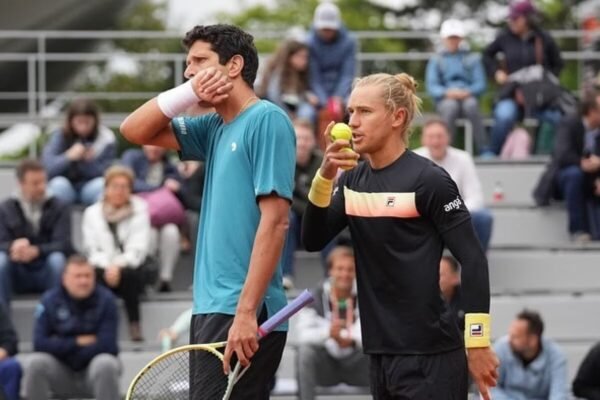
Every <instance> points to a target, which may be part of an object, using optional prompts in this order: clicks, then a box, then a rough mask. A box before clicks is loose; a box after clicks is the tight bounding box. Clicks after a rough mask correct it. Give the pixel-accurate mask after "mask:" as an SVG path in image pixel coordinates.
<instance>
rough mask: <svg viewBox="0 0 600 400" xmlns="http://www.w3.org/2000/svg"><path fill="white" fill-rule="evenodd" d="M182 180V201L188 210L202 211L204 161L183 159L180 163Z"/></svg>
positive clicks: (179, 168)
mask: <svg viewBox="0 0 600 400" xmlns="http://www.w3.org/2000/svg"><path fill="white" fill-rule="evenodd" d="M178 170H179V174H180V176H181V177H182V182H181V201H182V202H183V206H184V207H185V209H186V210H190V211H195V212H197V213H199V212H200V208H201V207H202V195H203V194H204V170H205V166H204V162H203V161H183V162H181V163H179V165H178Z"/></svg>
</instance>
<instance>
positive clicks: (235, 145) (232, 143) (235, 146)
mask: <svg viewBox="0 0 600 400" xmlns="http://www.w3.org/2000/svg"><path fill="white" fill-rule="evenodd" d="M236 150H237V143H236V142H231V151H232V152H234V151H236Z"/></svg>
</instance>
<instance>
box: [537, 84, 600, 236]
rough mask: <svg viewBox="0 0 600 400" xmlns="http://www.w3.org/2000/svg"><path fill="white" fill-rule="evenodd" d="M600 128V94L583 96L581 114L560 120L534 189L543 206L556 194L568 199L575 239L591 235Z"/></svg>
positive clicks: (571, 229)
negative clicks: (589, 202)
mask: <svg viewBox="0 0 600 400" xmlns="http://www.w3.org/2000/svg"><path fill="white" fill-rule="evenodd" d="M598 129H600V96H599V95H597V94H595V95H593V96H589V97H586V98H584V99H583V101H582V102H581V112H580V115H573V116H565V117H564V118H563V119H562V120H561V121H560V124H559V125H558V126H557V128H556V139H555V141H554V151H553V153H552V160H551V162H550V163H549V164H548V168H547V169H546V171H545V172H544V174H543V175H542V177H541V178H540V181H539V183H538V185H537V187H536V189H535V191H534V193H533V196H534V198H535V201H536V203H537V204H538V205H539V206H544V205H548V204H549V203H550V200H551V199H552V198H554V197H559V198H562V199H564V200H565V203H566V206H567V215H568V218H569V221H568V229H569V233H570V234H571V238H572V239H573V240H574V241H589V240H590V239H591V235H590V233H591V230H590V223H589V216H588V213H587V212H586V211H587V210H586V206H587V200H588V198H589V197H590V195H591V193H592V191H593V186H592V183H591V182H593V179H590V178H592V177H594V176H595V175H596V174H598V173H599V172H600V153H599V152H598V150H597V149H598V147H599V146H598V144H597V143H598ZM590 181H591V182H590ZM557 195H558V196H557Z"/></svg>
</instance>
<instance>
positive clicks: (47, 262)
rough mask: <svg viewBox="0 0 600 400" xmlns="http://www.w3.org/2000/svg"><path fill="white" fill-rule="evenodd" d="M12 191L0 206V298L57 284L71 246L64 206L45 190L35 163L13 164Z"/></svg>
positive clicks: (67, 212)
mask: <svg viewBox="0 0 600 400" xmlns="http://www.w3.org/2000/svg"><path fill="white" fill-rule="evenodd" d="M17 179H18V181H19V188H18V191H17V193H15V194H14V195H13V196H11V197H10V198H9V199H7V200H5V201H4V202H3V203H2V204H0V302H3V303H5V304H8V303H9V302H10V298H11V294H12V292H17V293H24V292H26V293H29V292H43V291H44V290H46V289H49V288H51V287H53V286H55V285H57V284H58V282H59V281H60V275H61V272H62V269H63V267H64V264H65V256H66V255H67V254H68V253H69V252H70V249H71V219H70V210H69V208H68V207H67V206H66V205H64V204H62V203H61V202H60V200H58V199H57V198H55V197H52V196H50V195H48V193H47V191H46V172H45V170H44V167H43V166H42V164H40V163H39V162H38V161H33V160H25V161H23V162H21V164H19V166H18V167H17Z"/></svg>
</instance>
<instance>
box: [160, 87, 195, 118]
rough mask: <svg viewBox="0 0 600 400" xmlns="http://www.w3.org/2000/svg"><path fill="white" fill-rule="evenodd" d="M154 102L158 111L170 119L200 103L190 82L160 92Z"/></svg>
mask: <svg viewBox="0 0 600 400" xmlns="http://www.w3.org/2000/svg"><path fill="white" fill-rule="evenodd" d="M156 100H157V101H158V107H159V108H160V111H162V112H163V114H165V115H166V116H167V117H169V118H171V119H173V118H175V117H176V116H178V115H179V114H181V113H182V112H184V111H185V110H187V109H188V108H189V107H191V106H193V105H194V104H196V103H197V102H198V101H200V99H199V98H198V96H196V93H195V92H194V88H192V81H191V80H190V81H187V82H186V83H183V84H181V85H179V86H177V87H174V88H173V89H169V90H167V91H165V92H162V93H161V94H159V95H158V97H157V98H156Z"/></svg>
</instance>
